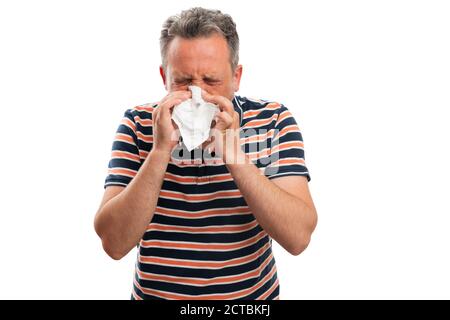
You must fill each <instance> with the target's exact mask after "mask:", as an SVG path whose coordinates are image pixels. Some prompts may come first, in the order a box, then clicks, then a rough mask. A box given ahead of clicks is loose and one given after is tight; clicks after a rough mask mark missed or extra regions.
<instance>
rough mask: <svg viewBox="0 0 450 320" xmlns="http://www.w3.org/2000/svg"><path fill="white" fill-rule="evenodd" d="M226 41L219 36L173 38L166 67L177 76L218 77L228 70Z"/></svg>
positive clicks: (228, 53)
mask: <svg viewBox="0 0 450 320" xmlns="http://www.w3.org/2000/svg"><path fill="white" fill-rule="evenodd" d="M229 57H230V52H229V49H228V44H227V41H226V39H225V38H224V37H223V36H222V35H219V34H213V35H211V36H208V37H200V38H194V39H185V38H181V37H175V38H174V39H173V40H172V41H171V42H170V44H169V47H168V50H167V67H168V69H169V70H170V73H171V74H173V75H177V76H190V75H192V74H200V73H201V74H208V75H211V76H218V75H220V74H222V73H223V72H226V70H225V69H229V68H230V59H229Z"/></svg>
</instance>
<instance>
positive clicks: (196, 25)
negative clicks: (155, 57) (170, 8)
mask: <svg viewBox="0 0 450 320" xmlns="http://www.w3.org/2000/svg"><path fill="white" fill-rule="evenodd" d="M213 34H221V35H222V36H224V37H225V39H226V40H227V44H228V48H229V53H230V65H231V69H232V70H235V69H236V67H237V65H238V63H239V36H238V33H237V31H236V24H235V23H234V21H233V19H232V18H231V16H230V15H228V14H224V13H222V12H221V11H220V10H211V9H204V8H201V7H195V8H191V9H188V10H184V11H182V12H181V13H180V14H178V15H174V16H171V17H169V18H168V19H167V20H166V21H165V22H164V24H163V28H162V30H161V36H160V38H159V44H160V50H161V60H162V65H163V68H164V69H166V66H167V57H166V56H167V49H168V47H169V44H170V42H171V41H172V40H173V39H174V38H175V37H176V36H179V37H182V38H185V39H193V38H198V37H208V36H210V35H213Z"/></svg>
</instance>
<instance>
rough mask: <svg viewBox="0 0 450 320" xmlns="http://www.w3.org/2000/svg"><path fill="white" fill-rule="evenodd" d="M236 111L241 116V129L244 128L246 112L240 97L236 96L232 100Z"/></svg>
mask: <svg viewBox="0 0 450 320" xmlns="http://www.w3.org/2000/svg"><path fill="white" fill-rule="evenodd" d="M232 102H233V106H234V111H236V112H237V113H238V114H239V127H241V126H242V118H243V117H244V111H243V109H242V105H241V102H240V101H239V96H236V95H235V96H234V97H233V99H232Z"/></svg>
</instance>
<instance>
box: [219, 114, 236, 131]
mask: <svg viewBox="0 0 450 320" xmlns="http://www.w3.org/2000/svg"><path fill="white" fill-rule="evenodd" d="M232 124H233V116H232V115H230V114H229V113H228V112H226V111H222V112H219V113H218V114H217V116H216V126H215V128H216V129H220V130H222V129H226V128H229V127H230V126H231V125H232Z"/></svg>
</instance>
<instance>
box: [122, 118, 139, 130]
mask: <svg viewBox="0 0 450 320" xmlns="http://www.w3.org/2000/svg"><path fill="white" fill-rule="evenodd" d="M122 124H123V125H126V126H128V127H129V128H130V129H131V130H133V131H134V132H136V124H135V123H134V122H133V121H131V120H130V119H128V118H127V117H125V118H123V119H122Z"/></svg>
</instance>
